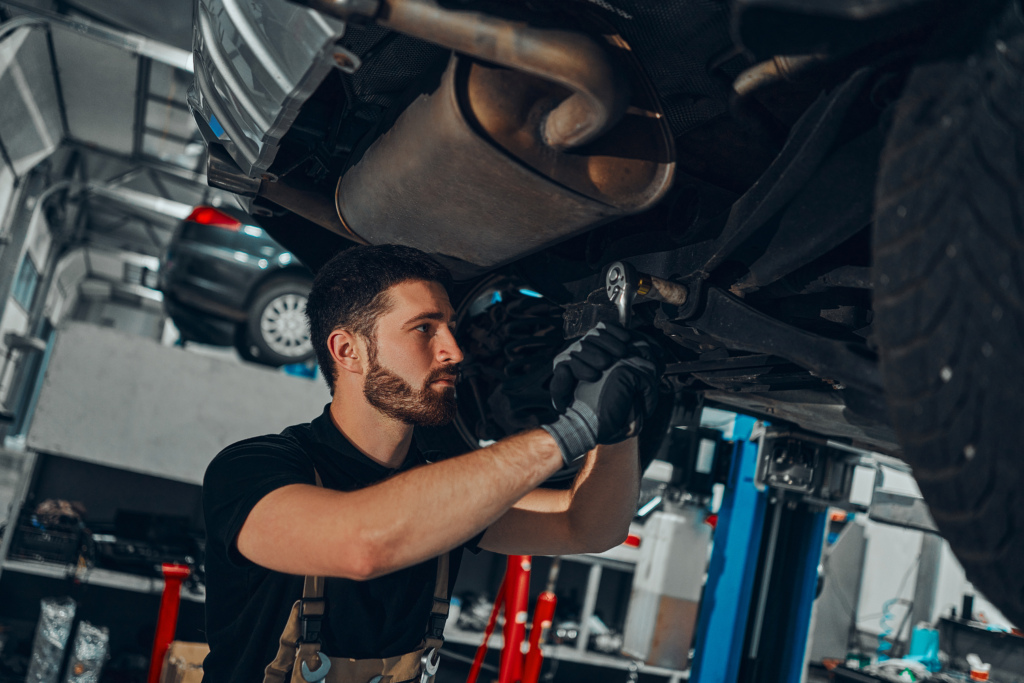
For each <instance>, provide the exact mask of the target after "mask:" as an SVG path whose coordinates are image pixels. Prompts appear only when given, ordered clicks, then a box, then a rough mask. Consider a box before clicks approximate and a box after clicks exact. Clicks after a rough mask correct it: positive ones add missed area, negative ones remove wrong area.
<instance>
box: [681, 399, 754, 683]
mask: <svg viewBox="0 0 1024 683" xmlns="http://www.w3.org/2000/svg"><path fill="white" fill-rule="evenodd" d="M753 424H754V419H753V418H749V417H747V416H745V415H739V416H737V417H736V426H735V427H734V431H733V435H734V437H736V438H740V437H743V438H750V429H751V427H753ZM757 448H758V445H757V443H752V442H750V441H737V442H736V452H735V453H734V459H733V467H732V471H731V472H730V474H729V484H728V486H727V487H726V491H725V495H724V497H723V499H722V507H721V509H720V511H719V514H718V526H717V527H716V529H715V547H714V551H713V552H712V554H711V564H710V566H709V567H708V582H707V586H706V587H705V590H704V600H703V604H702V605H701V612H700V624H699V626H698V628H697V634H698V635H697V646H696V652H695V655H694V661H693V668H692V670H691V675H690V680H691V681H693V682H694V683H734V682H735V681H736V676H737V674H738V673H739V664H740V651H741V649H742V648H743V639H744V634H745V633H746V626H747V615H748V614H749V613H750V595H751V592H752V589H753V584H754V573H755V572H756V570H757V556H758V551H759V549H760V547H761V535H762V532H763V530H764V509H765V502H766V499H767V496H766V494H764V493H762V492H760V491H758V490H757V489H756V488H755V487H754V471H755V469H756V466H757Z"/></svg>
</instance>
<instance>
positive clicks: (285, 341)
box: [160, 206, 313, 366]
mask: <svg viewBox="0 0 1024 683" xmlns="http://www.w3.org/2000/svg"><path fill="white" fill-rule="evenodd" d="M312 280H313V277H312V274H311V273H310V271H309V270H308V269H307V268H306V267H305V266H303V265H302V264H301V263H299V260H298V259H297V258H295V257H294V256H293V255H292V254H291V252H289V251H288V250H286V249H285V248H284V247H282V246H281V245H280V244H278V243H277V242H275V241H274V240H272V239H271V238H270V237H269V236H268V235H267V233H266V232H265V231H264V230H263V228H261V227H260V225H259V222H258V221H257V220H256V219H255V218H254V217H253V216H250V215H249V214H247V213H245V212H243V211H240V210H238V209H233V208H230V207H224V206H221V207H216V208H215V207H212V206H197V207H196V208H195V209H194V210H193V211H192V213H191V214H190V215H189V217H188V218H186V219H185V220H184V221H182V223H181V225H180V226H178V229H177V230H175V232H174V236H173V238H172V239H171V243H170V245H169V246H168V248H167V250H166V251H165V252H164V254H163V257H162V258H161V264H160V289H161V290H162V291H163V293H164V307H165V308H166V310H167V314H168V315H169V316H170V317H171V319H172V320H173V321H174V324H175V325H177V327H178V330H179V331H180V332H181V337H182V340H183V341H194V342H200V343H203V344H214V345H217V346H235V348H237V349H238V353H239V355H241V356H242V358H243V359H245V360H250V361H254V362H257V363H263V364H265V365H273V366H279V365H287V364H291V363H303V362H306V361H307V360H309V359H310V358H311V357H312V356H313V347H312V345H311V344H310V342H309V331H308V329H307V325H306V320H305V309H306V298H307V296H308V295H309V288H310V285H311V284H312Z"/></svg>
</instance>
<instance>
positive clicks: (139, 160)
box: [0, 2, 208, 188]
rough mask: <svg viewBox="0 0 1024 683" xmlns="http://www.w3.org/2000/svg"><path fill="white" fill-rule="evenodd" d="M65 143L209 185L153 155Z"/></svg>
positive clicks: (201, 176) (197, 175)
mask: <svg viewBox="0 0 1024 683" xmlns="http://www.w3.org/2000/svg"><path fill="white" fill-rule="evenodd" d="M2 4H3V3H2V2H0V5H2ZM64 144H66V145H69V146H71V147H74V148H75V149H78V150H81V151H83V152H89V153H91V154H96V155H99V156H105V157H107V158H108V159H113V160H115V161H121V162H123V163H124V164H125V165H128V166H146V167H148V168H152V169H153V170H154V171H158V172H160V173H166V174H167V175H172V176H174V177H176V178H180V179H181V180H186V181H188V182H191V183H195V184H196V185H200V186H202V187H204V188H205V187H208V185H207V183H206V174H205V173H197V172H195V171H190V170H188V169H187V168H183V167H181V166H177V165H175V164H170V163H167V162H166V161H160V160H159V159H155V158H153V157H148V156H141V155H140V156H137V157H131V156H125V155H124V154H118V153H117V152H111V151H109V150H105V149H99V148H97V147H94V146H92V145H90V144H88V143H85V142H80V141H78V140H74V139H71V138H67V139H66V140H65V142H64Z"/></svg>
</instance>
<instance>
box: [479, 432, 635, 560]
mask: <svg viewBox="0 0 1024 683" xmlns="http://www.w3.org/2000/svg"><path fill="white" fill-rule="evenodd" d="M639 493H640V462H639V457H638V456H637V440H636V439H628V440H626V441H623V442H622V443H618V444H614V445H611V446H598V447H597V448H595V449H594V450H593V451H591V452H590V453H589V454H588V455H587V461H586V463H584V465H583V467H582V468H581V470H580V473H579V475H577V477H576V481H575V482H574V483H573V486H572V487H571V488H570V489H569V490H565V491H559V490H554V489H535V490H533V491H531V492H530V493H528V494H527V495H526V496H524V497H523V498H522V500H520V501H518V502H516V503H515V505H513V506H512V508H511V509H510V510H509V511H508V512H506V513H505V514H504V515H502V516H501V518H500V519H498V520H497V521H496V522H494V523H493V524H491V525H490V526H489V527H488V528H487V533H485V534H484V537H483V538H482V539H481V540H480V547H481V548H484V549H486V550H491V551H494V552H497V553H505V554H508V555H568V554H573V553H587V552H603V551H605V550H608V549H609V548H612V547H615V546H616V545H619V544H620V543H622V542H623V541H625V540H626V536H627V535H628V534H629V523H630V521H632V519H633V516H634V515H635V514H636V502H637V498H638V496H639Z"/></svg>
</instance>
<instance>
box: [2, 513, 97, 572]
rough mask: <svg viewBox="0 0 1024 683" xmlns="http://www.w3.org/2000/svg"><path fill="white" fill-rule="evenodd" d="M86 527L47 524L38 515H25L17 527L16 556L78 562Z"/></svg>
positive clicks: (13, 546) (13, 541)
mask: <svg viewBox="0 0 1024 683" xmlns="http://www.w3.org/2000/svg"><path fill="white" fill-rule="evenodd" d="M83 532H84V530H83V528H82V527H81V525H78V524H43V523H42V522H40V521H38V520H37V519H36V518H35V516H34V515H28V516H22V517H21V518H20V519H19V520H18V525H17V527H15V529H14V538H12V539H11V550H10V553H8V557H9V558H10V559H12V560H30V561H35V562H52V563H55V564H77V563H78V556H79V554H80V553H81V550H82V534H83Z"/></svg>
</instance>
